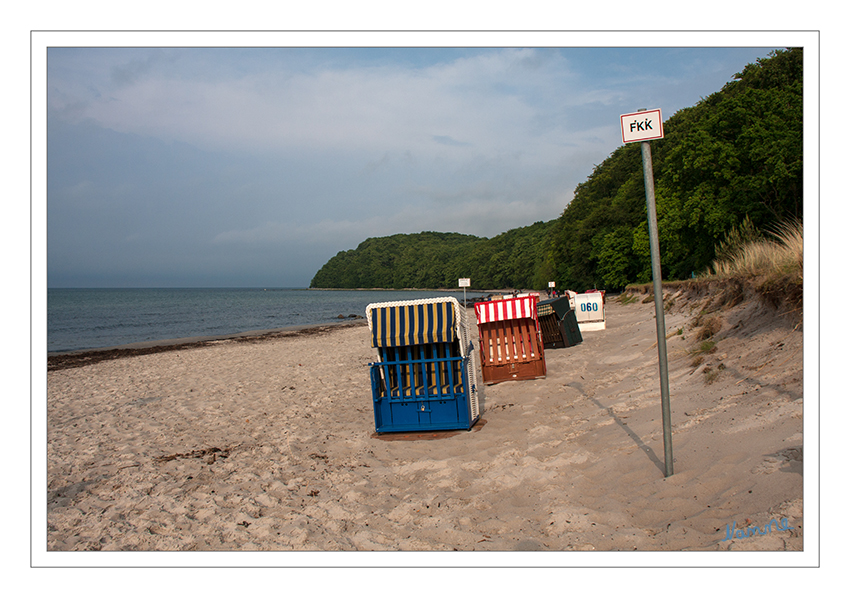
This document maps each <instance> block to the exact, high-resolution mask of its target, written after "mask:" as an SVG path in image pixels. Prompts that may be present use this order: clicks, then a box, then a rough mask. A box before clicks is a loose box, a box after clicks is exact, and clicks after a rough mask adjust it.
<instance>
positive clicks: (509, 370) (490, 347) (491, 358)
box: [475, 295, 546, 384]
mask: <svg viewBox="0 0 850 598" xmlns="http://www.w3.org/2000/svg"><path fill="white" fill-rule="evenodd" d="M475 316H476V318H477V319H478V338H479V342H480V343H481V374H482V377H483V379H484V383H485V384H495V383H496V382H502V381H505V380H532V379H534V378H543V377H545V376H546V358H545V357H544V355H543V342H542V340H541V337H540V325H539V323H538V321H537V297H535V296H533V295H529V296H526V297H515V298H509V299H498V300H495V301H485V302H482V303H476V304H475Z"/></svg>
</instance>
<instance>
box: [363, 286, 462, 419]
mask: <svg viewBox="0 0 850 598" xmlns="http://www.w3.org/2000/svg"><path fill="white" fill-rule="evenodd" d="M366 319H367V322H368V324H369V331H370V333H371V337H372V347H374V348H375V349H376V351H377V353H378V361H376V362H374V363H370V364H369V366H370V377H371V383H372V402H373V406H374V411H375V431H376V432H377V433H378V434H383V433H386V432H412V431H430V430H469V429H470V428H472V426H473V425H475V422H476V421H478V417H479V407H478V390H477V378H478V377H477V374H476V370H475V364H474V362H473V359H472V348H473V345H472V342H471V341H470V339H469V331H468V327H467V322H466V309H465V308H461V305H460V303H459V302H458V300H457V299H454V298H452V297H441V298H436V299H417V300H412V301H395V302H389V303H372V304H370V305H368V306H367V307H366Z"/></svg>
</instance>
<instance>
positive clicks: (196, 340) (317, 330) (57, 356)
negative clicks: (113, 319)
mask: <svg viewBox="0 0 850 598" xmlns="http://www.w3.org/2000/svg"><path fill="white" fill-rule="evenodd" d="M365 325H366V319H365V318H362V317H357V318H346V319H345V320H342V321H339V322H326V323H322V324H304V325H299V326H285V327H283V328H270V329H267V330H248V331H245V332H235V333H232V334H215V335H209V336H189V337H184V338H174V339H161V340H155V341H141V342H138V343H129V344H125V345H115V346H111V347H98V348H94V349H76V350H72V351H48V353H47V371H55V370H63V369H68V368H75V367H82V366H85V365H89V364H92V363H98V362H100V361H109V360H113V359H122V358H125V357H135V356H137V355H151V354H154V353H165V352H167V351H182V350H185V349H193V348H198V347H206V346H209V345H213V344H218V343H221V342H226V341H235V342H262V341H266V340H272V339H277V338H282V337H287V336H299V335H314V334H323V333H326V332H330V331H332V330H337V329H342V328H349V327H354V326H365Z"/></svg>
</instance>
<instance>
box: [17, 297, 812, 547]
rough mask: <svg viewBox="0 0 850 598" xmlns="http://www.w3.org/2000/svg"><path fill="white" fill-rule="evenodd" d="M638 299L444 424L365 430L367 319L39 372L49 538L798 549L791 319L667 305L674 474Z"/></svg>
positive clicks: (797, 369) (760, 310)
mask: <svg viewBox="0 0 850 598" xmlns="http://www.w3.org/2000/svg"><path fill="white" fill-rule="evenodd" d="M640 299H641V298H640V297H639V300H638V301H636V302H633V303H631V304H623V303H620V302H617V301H616V300H609V302H608V304H607V306H606V314H607V329H606V330H604V331H597V332H585V333H584V334H583V336H584V341H583V342H582V343H581V344H579V345H577V346H574V347H569V348H562V349H550V350H547V351H546V362H547V366H548V373H547V376H546V378H544V379H539V380H533V381H518V382H505V383H500V384H496V385H492V386H486V387H484V388H483V389H482V398H481V404H482V421H481V422H480V423H479V425H477V426H476V427H475V428H474V429H473V430H472V431H461V432H457V433H444V434H438V435H428V434H421V435H416V434H411V435H407V436H406V437H399V436H393V435H388V436H381V437H377V436H376V435H375V434H374V417H373V413H372V397H371V388H370V384H369V375H368V367H367V364H368V363H369V362H371V361H374V360H375V353H374V349H372V348H371V347H370V345H369V334H368V330H367V328H366V326H365V323H364V322H358V323H356V324H347V325H342V326H336V327H325V328H321V329H318V330H315V331H312V332H313V333H312V334H306V333H290V334H283V335H276V336H275V335H272V336H269V337H266V338H263V339H254V340H252V339H239V340H225V341H219V342H206V343H204V344H202V345H197V346H194V347H190V348H185V349H182V350H174V351H168V352H161V353H151V354H144V355H137V356H130V357H124V358H121V359H112V360H106V361H100V362H96V363H91V364H90V365H86V366H84V367H74V368H68V369H60V370H55V371H50V372H49V373H48V397H47V401H48V422H47V425H48V433H47V436H48V446H47V458H48V465H47V490H48V494H47V497H46V500H47V504H48V516H47V533H46V538H45V541H46V544H47V549H48V550H51V551H63V550H148V551H160V550H242V551H244V550H299V551H302V550H311V551H312V550H318V551H353V550H372V551H388V550H405V551H452V550H459V551H473V550H475V551H480V550H490V551H533V550H551V551H564V550H576V551H592V550H595V551H610V550H617V551H630V550H639V551H645V550H700V551H715V550H802V547H803V510H802V496H803V490H802V488H803V465H802V455H803V437H802V415H803V398H802V397H803V367H802V332H801V326H799V325H798V326H796V327H795V326H794V325H793V323H789V321H787V320H786V319H783V317H782V316H780V315H778V314H777V312H776V310H774V309H771V308H769V307H766V306H764V305H762V304H760V303H758V302H757V301H745V302H743V303H740V304H738V305H736V306H734V307H726V308H722V309H718V310H716V311H714V312H712V313H709V314H708V315H700V313H701V312H703V311H705V307H706V306H705V305H703V304H702V302H701V301H698V300H690V301H688V300H685V299H684V298H683V297H678V296H671V297H670V298H669V301H668V303H669V306H670V307H669V312H668V314H667V316H666V324H667V327H668V330H669V333H670V337H669V340H668V353H669V356H670V396H671V406H672V422H673V455H674V458H675V463H674V471H675V473H674V475H673V476H671V477H669V478H665V477H664V475H663V471H664V463H663V462H664V449H663V441H662V428H661V407H660V397H659V377H658V354H657V349H656V345H655V341H656V334H655V319H654V305H653V304H652V303H644V302H642V301H641V300H640ZM707 303H708V302H706V305H707ZM470 316H471V321H472V322H474V321H475V320H474V315H473V314H472V311H471V310H470ZM680 330H681V333H680V334H679V333H678V332H679V331H680ZM710 333H713V335H712V336H711V337H710V338H709V339H708V340H709V341H711V342H714V343H715V344H714V345H713V347H711V346H710V345H705V346H703V347H702V349H703V350H702V351H701V350H699V349H700V346H701V345H700V343H701V340H700V336H706V335H708V334H710ZM709 351H710V352H709ZM771 520H775V521H776V523H777V525H778V524H780V522H783V521H784V522H785V523H784V525H783V527H787V529H777V526H772V527H771V528H770V529H769V530H768V531H765V526H766V525H767V524H768V523H769V522H770V521H771ZM733 522H734V525H735V527H734V528H733V527H732V526H733ZM756 526H759V527H760V528H761V531H764V532H765V533H764V534H759V535H750V534H747V536H746V537H737V536H736V532H735V530H745V529H747V528H753V527H756ZM730 530H731V533H732V536H733V537H731V538H729V537H728V536H729V532H730ZM34 541H35V542H39V541H40V540H39V539H38V538H34Z"/></svg>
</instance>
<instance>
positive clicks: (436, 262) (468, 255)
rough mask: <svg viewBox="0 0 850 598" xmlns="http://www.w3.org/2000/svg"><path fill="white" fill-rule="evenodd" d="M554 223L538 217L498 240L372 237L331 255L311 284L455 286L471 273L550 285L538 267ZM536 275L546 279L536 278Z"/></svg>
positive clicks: (503, 283)
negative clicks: (536, 220) (355, 246)
mask: <svg viewBox="0 0 850 598" xmlns="http://www.w3.org/2000/svg"><path fill="white" fill-rule="evenodd" d="M554 222H555V221H552V222H550V223H542V222H538V223H536V224H533V225H531V226H526V227H523V228H517V229H513V230H510V231H508V232H506V233H503V234H501V235H498V236H496V237H493V238H492V239H485V238H481V237H474V236H472V235H461V234H458V233H435V232H423V233H417V234H409V235H401V234H400V235H392V236H390V237H380V238H372V239H366V240H365V241H363V242H362V243H361V244H360V245H358V246H357V248H356V249H351V250H349V251H341V252H339V253H338V254H336V256H334V257H333V258H331V259H330V260H329V261H328V263H326V264H325V265H324V266H323V267H322V269H321V270H319V272H317V273H316V276H314V277H313V281H312V282H311V283H310V286H311V287H316V288H395V289H401V288H453V287H457V279H458V278H471V279H472V282H473V285H474V286H475V287H476V288H504V287H523V288H531V287H535V288H536V287H537V286H544V287H545V286H546V280H548V279H546V280H543V279H544V278H545V273H542V272H540V273H538V272H537V270H538V268H539V267H541V266H542V262H543V256H544V255H545V254H546V247H548V244H549V242H550V239H551V235H550V234H549V233H550V230H551V228H552V225H553V224H554ZM535 274H539V276H538V278H539V277H540V276H542V277H543V278H540V280H535ZM541 281H542V282H541Z"/></svg>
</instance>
